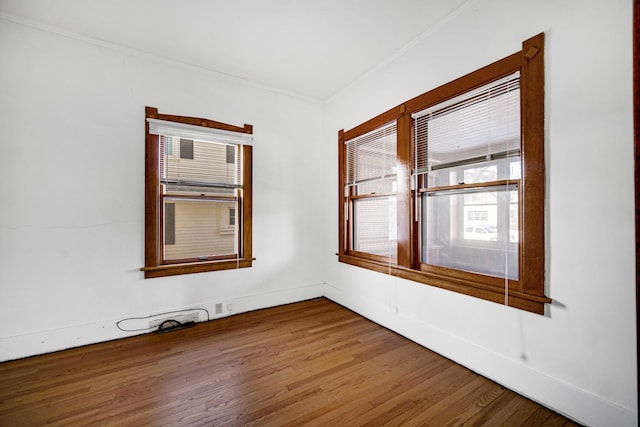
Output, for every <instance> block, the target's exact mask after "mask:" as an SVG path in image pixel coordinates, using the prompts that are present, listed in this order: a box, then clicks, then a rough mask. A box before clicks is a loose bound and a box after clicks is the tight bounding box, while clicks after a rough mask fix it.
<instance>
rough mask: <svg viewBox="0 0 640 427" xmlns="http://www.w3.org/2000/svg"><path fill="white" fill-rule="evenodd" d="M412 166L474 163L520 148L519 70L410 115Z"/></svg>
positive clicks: (417, 168)
mask: <svg viewBox="0 0 640 427" xmlns="http://www.w3.org/2000/svg"><path fill="white" fill-rule="evenodd" d="M412 117H413V120H414V151H413V152H414V157H413V165H412V170H413V173H414V174H422V173H425V172H429V171H431V170H435V169H442V168H446V167H452V166H459V165H463V164H470V163H477V162H480V161H485V160H492V159H498V158H502V157H510V156H517V155H519V154H520V73H519V72H516V73H514V74H512V75H509V76H507V77H504V78H502V79H499V80H496V81H494V82H491V83H489V84H487V85H484V86H482V87H480V88H478V89H475V90H473V91H470V92H467V93H465V94H463V95H461V96H458V97H455V98H453V99H450V100H447V101H445V102H442V103H439V104H437V105H434V106H432V107H430V108H427V109H426V110H423V111H421V112H418V113H415V114H413V115H412Z"/></svg>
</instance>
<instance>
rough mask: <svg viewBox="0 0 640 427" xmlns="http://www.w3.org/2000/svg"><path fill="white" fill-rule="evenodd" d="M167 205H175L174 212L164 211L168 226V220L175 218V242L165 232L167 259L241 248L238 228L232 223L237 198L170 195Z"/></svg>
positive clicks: (226, 253) (196, 256) (204, 255)
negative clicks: (201, 198) (210, 198)
mask: <svg viewBox="0 0 640 427" xmlns="http://www.w3.org/2000/svg"><path fill="white" fill-rule="evenodd" d="M167 205H173V206H174V207H173V208H171V209H172V210H173V213H172V215H166V213H167V212H165V216H164V218H165V230H166V229H167V224H166V221H169V220H172V221H173V236H172V237H173V243H172V244H171V243H169V242H167V238H166V237H168V236H165V242H164V259H165V260H172V259H182V258H199V257H211V256H219V255H235V254H236V253H237V252H238V238H237V237H238V228H237V226H235V224H230V222H231V221H230V219H231V218H230V216H229V214H230V212H231V210H232V209H233V212H236V210H237V202H236V201H233V200H230V201H199V200H198V201H194V200H179V199H171V200H170V202H169V201H167V202H166V203H165V206H167ZM171 217H172V218H171ZM233 222H235V217H234V219H233ZM169 228H170V227H169Z"/></svg>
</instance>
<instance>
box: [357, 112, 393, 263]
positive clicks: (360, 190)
mask: <svg viewBox="0 0 640 427" xmlns="http://www.w3.org/2000/svg"><path fill="white" fill-rule="evenodd" d="M345 149H346V161H347V181H346V186H347V188H346V191H347V192H348V196H347V197H348V200H349V203H348V204H347V205H348V206H349V212H348V213H347V221H349V222H350V223H351V224H353V227H350V229H351V233H350V235H349V242H350V243H349V247H350V249H351V250H352V251H354V252H359V253H361V256H364V255H365V254H369V255H371V256H372V257H373V258H377V259H380V260H383V259H385V258H386V257H391V258H393V259H395V258H396V250H397V239H396V221H397V220H396V218H397V217H396V186H397V185H396V167H397V159H396V126H395V123H391V124H388V125H386V126H383V127H381V128H379V129H376V130H374V131H373V132H370V133H367V134H365V135H363V136H361V137H358V138H354V139H353V140H351V141H348V142H347V143H346V147H345Z"/></svg>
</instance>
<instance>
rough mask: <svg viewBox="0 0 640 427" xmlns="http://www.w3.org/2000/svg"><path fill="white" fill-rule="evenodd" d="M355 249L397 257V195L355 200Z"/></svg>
mask: <svg viewBox="0 0 640 427" xmlns="http://www.w3.org/2000/svg"><path fill="white" fill-rule="evenodd" d="M353 216H354V218H353V223H354V226H353V250H356V251H360V252H366V253H370V254H375V255H383V256H388V257H391V258H396V257H397V250H398V246H397V224H396V217H397V214H396V197H395V196H393V197H380V198H371V199H369V198H368V199H357V200H354V202H353Z"/></svg>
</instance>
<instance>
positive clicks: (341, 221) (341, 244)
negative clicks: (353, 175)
mask: <svg viewBox="0 0 640 427" xmlns="http://www.w3.org/2000/svg"><path fill="white" fill-rule="evenodd" d="M344 150H345V147H344V130H343V129H340V130H339V131H338V253H339V254H344V253H346V252H347V248H348V246H347V242H346V236H347V234H346V227H347V224H346V221H345V219H346V218H345V215H344V213H345V209H346V206H347V202H346V200H347V198H346V197H345V194H344V191H345V190H344V176H345V174H346V173H347V169H346V161H345V158H344V157H345V153H344Z"/></svg>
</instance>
